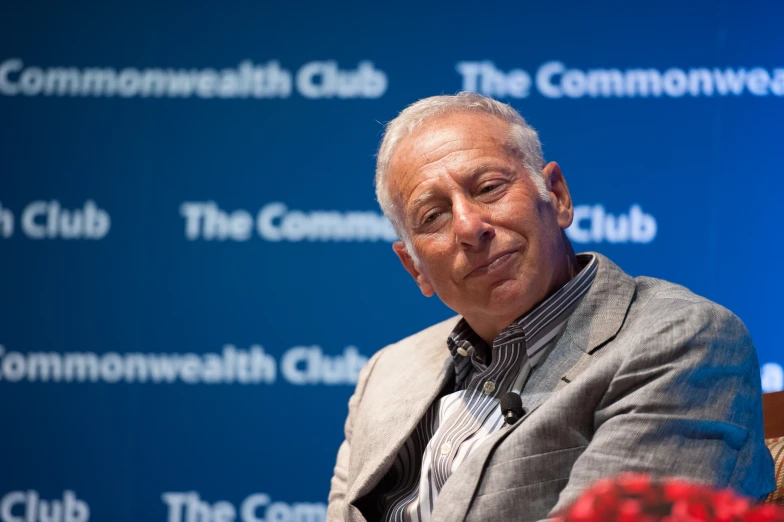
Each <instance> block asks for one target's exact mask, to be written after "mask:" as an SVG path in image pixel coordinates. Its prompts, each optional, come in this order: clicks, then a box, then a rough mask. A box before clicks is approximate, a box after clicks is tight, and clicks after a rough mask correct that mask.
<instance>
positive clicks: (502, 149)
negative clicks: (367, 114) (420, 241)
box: [387, 113, 515, 204]
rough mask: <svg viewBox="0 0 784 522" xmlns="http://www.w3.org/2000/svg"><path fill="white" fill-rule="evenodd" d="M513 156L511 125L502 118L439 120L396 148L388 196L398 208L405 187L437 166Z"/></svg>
mask: <svg viewBox="0 0 784 522" xmlns="http://www.w3.org/2000/svg"><path fill="white" fill-rule="evenodd" d="M455 153H460V154H455ZM513 155H515V153H514V151H513V147H512V145H511V142H510V125H509V124H508V123H507V122H505V121H504V120H502V119H501V118H498V117H496V116H492V115H489V114H483V113H456V114H447V115H444V116H439V117H436V118H433V119H431V120H428V121H426V122H425V123H423V124H422V125H421V126H419V127H418V128H416V129H415V130H414V131H413V132H411V133H410V134H409V135H407V136H405V137H404V138H402V139H401V140H400V142H399V143H398V145H397V147H395V150H394V151H393V153H392V157H391V161H390V164H389V170H388V174H387V176H388V179H387V184H388V189H389V193H390V195H391V196H392V198H393V199H394V200H397V201H396V204H399V203H400V202H401V201H400V199H399V198H400V197H402V196H403V194H404V193H405V192H406V191H405V188H404V187H405V186H406V185H408V184H410V183H411V182H412V181H414V180H413V179H412V178H414V177H415V176H416V174H417V173H418V172H420V171H421V170H423V169H426V168H427V167H428V166H429V165H431V164H433V163H434V162H439V161H447V162H448V161H450V159H454V160H455V161H465V160H466V159H468V158H471V157H482V158H484V159H485V160H487V159H489V158H492V157H497V158H498V159H499V160H501V161H508V160H509V159H510V157H511V156H513ZM456 166H457V167H459V165H456Z"/></svg>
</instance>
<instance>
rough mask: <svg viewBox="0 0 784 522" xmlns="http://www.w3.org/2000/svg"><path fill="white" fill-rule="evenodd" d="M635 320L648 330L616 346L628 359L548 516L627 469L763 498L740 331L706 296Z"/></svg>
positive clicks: (756, 381)
mask: <svg viewBox="0 0 784 522" xmlns="http://www.w3.org/2000/svg"><path fill="white" fill-rule="evenodd" d="M638 320H639V321H640V323H641V324H642V325H643V326H644V327H642V328H633V329H631V328H630V329H629V330H627V332H626V333H623V334H619V338H618V339H617V340H616V343H619V344H620V346H618V347H617V348H620V349H621V350H626V353H624V354H623V356H622V362H621V363H620V365H619V366H618V369H617V372H616V373H615V375H614V376H613V378H612V380H611V381H610V382H609V385H608V387H607V390H606V391H605V393H604V395H603V397H601V398H600V400H599V402H598V407H597V408H596V410H595V413H594V434H593V438H592V439H591V441H590V443H589V444H588V447H587V448H586V450H585V451H584V452H583V453H582V454H581V455H580V457H578V459H577V461H576V462H575V465H574V467H573V468H572V470H571V473H570V475H569V482H568V483H567V485H566V487H565V489H564V490H563V491H562V492H561V494H560V496H559V499H558V503H557V504H556V506H555V507H554V508H553V510H552V511H551V516H552V515H553V514H556V513H558V512H559V511H561V510H563V509H564V508H566V507H568V506H569V505H570V504H571V503H573V502H574V501H575V500H576V499H577V498H578V497H579V495H580V494H581V493H582V491H583V490H585V489H586V488H588V487H590V486H591V485H592V484H593V483H594V482H596V481H597V480H598V479H600V478H604V477H613V476H616V475H618V474H619V473H622V472H627V471H629V472H641V473H649V474H651V475H652V476H653V477H665V476H668V477H679V478H683V479H686V480H689V481H692V482H698V483H706V484H710V485H714V486H718V487H730V488H732V489H734V490H736V491H738V492H740V493H742V494H744V495H748V496H751V497H757V498H759V497H763V496H764V495H765V494H767V492H769V491H771V490H772V489H773V487H774V483H773V462H772V459H771V456H770V454H769V452H768V451H767V449H766V447H765V444H764V438H763V434H762V404H761V390H760V386H761V385H760V373H759V366H758V361H757V355H756V352H755V350H754V345H753V344H752V342H751V337H750V336H749V333H748V331H747V330H746V327H745V326H744V325H743V323H742V322H741V321H740V319H738V318H737V317H736V316H735V315H733V314H732V313H731V312H729V311H728V310H726V309H724V308H722V307H720V306H719V305H716V304H715V303H711V302H709V301H706V300H702V299H699V300H698V299H695V300H693V301H690V300H675V299H661V300H658V301H657V302H653V303H651V305H649V306H647V307H646V309H645V310H643V311H642V312H641V313H640V317H638ZM605 356H609V355H605Z"/></svg>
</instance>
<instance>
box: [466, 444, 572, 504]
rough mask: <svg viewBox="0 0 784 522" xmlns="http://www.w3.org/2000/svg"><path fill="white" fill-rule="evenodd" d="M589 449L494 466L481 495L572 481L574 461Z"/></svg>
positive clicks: (483, 482)
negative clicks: (560, 480) (570, 475)
mask: <svg viewBox="0 0 784 522" xmlns="http://www.w3.org/2000/svg"><path fill="white" fill-rule="evenodd" d="M586 447H587V446H577V447H574V448H566V449H560V450H555V451H550V452H547V453H540V454H538V455H529V456H525V457H517V458H514V459H510V460H507V461H504V462H496V463H494V464H491V465H490V466H488V467H486V468H485V470H484V472H483V473H482V478H481V479H480V481H479V488H478V490H477V495H488V494H490V493H497V492H501V491H504V490H509V489H514V488H520V487H524V486H531V485H534V484H538V483H540V482H550V481H558V480H559V479H568V478H569V474H570V473H571V471H572V467H573V466H574V462H575V461H576V460H577V457H579V456H580V455H582V453H583V451H585V448H586ZM564 485H565V483H564ZM562 487H563V485H562Z"/></svg>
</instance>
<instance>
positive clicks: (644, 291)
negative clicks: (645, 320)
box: [634, 276, 742, 324]
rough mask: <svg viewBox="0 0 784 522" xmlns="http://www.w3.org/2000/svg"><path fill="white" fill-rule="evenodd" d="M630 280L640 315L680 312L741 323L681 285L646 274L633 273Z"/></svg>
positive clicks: (694, 318) (697, 318) (698, 318)
mask: <svg viewBox="0 0 784 522" xmlns="http://www.w3.org/2000/svg"><path fill="white" fill-rule="evenodd" d="M634 281H635V283H636V285H637V298H636V299H635V301H636V303H635V304H636V305H637V308H639V309H640V311H641V312H643V313H642V315H644V316H647V317H649V318H655V317H658V316H670V317H678V316H683V317H688V318H690V319H691V320H692V321H694V322H704V321H710V322H713V321H721V322H727V321H728V322H733V323H735V322H737V323H739V324H742V322H741V320H740V319H739V318H738V316H736V315H735V314H734V313H733V312H731V311H730V310H729V309H727V308H726V307H724V306H722V305H721V304H719V303H717V302H715V301H711V300H710V299H708V298H707V297H704V296H701V295H699V294H697V293H695V292H693V291H692V290H690V289H688V288H686V287H685V286H683V285H680V284H677V283H673V282H671V281H666V280H664V279H657V278H655V277H648V276H639V277H635V278H634Z"/></svg>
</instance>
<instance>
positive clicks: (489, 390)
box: [482, 381, 495, 395]
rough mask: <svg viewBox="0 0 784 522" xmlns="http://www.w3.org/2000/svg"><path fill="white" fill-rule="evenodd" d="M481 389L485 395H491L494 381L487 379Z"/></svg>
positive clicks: (493, 389)
mask: <svg viewBox="0 0 784 522" xmlns="http://www.w3.org/2000/svg"><path fill="white" fill-rule="evenodd" d="M482 389H483V390H484V392H485V395H492V394H493V392H494V391H495V383H494V382H493V381H487V382H485V384H484V386H483V387H482Z"/></svg>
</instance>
